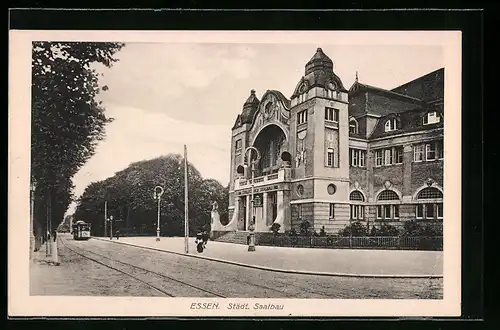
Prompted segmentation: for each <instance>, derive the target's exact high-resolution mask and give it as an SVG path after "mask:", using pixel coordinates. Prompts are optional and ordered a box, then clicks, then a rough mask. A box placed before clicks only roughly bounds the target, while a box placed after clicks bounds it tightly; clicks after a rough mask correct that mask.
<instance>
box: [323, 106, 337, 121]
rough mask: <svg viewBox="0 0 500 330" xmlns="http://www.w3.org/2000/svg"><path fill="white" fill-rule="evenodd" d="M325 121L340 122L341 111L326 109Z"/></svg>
mask: <svg viewBox="0 0 500 330" xmlns="http://www.w3.org/2000/svg"><path fill="white" fill-rule="evenodd" d="M325 120H328V121H334V122H338V121H339V110H338V109H333V108H325Z"/></svg>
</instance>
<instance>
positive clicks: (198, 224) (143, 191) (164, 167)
mask: <svg viewBox="0 0 500 330" xmlns="http://www.w3.org/2000/svg"><path fill="white" fill-rule="evenodd" d="M156 186H161V187H163V189H164V193H163V195H162V196H161V200H160V224H161V225H160V228H161V234H162V235H165V236H179V235H184V159H183V157H182V156H180V155H177V154H169V155H166V156H162V157H158V158H155V159H151V160H147V161H141V162H137V163H133V164H131V165H130V166H128V167H127V168H126V169H124V170H122V171H120V172H117V173H116V174H115V175H114V176H113V177H111V178H108V179H106V180H104V181H100V182H95V183H92V184H90V185H89V186H88V187H87V188H86V189H85V191H84V193H83V195H82V196H81V198H80V199H79V204H78V207H77V209H76V212H75V214H74V216H75V220H83V221H86V222H90V223H91V224H92V230H93V234H94V235H102V234H103V233H104V218H105V217H104V202H105V201H107V216H108V217H109V216H110V215H113V218H114V220H116V223H115V224H114V228H121V229H120V232H122V233H127V232H131V233H134V234H139V233H143V234H154V233H155V232H156V224H157V211H158V209H157V207H158V205H157V203H158V200H155V199H154V187H156ZM188 197H189V205H188V210H189V224H190V225H189V227H190V232H191V234H193V233H196V232H197V231H199V230H203V229H206V230H210V211H211V209H212V203H213V202H214V201H216V202H217V203H218V204H219V205H220V207H219V209H220V210H221V212H224V211H225V212H227V204H228V199H229V198H228V188H227V187H223V186H222V185H221V184H220V183H219V182H218V181H216V180H213V179H203V178H202V176H201V174H200V173H199V171H198V170H197V169H196V168H195V167H194V166H193V165H192V164H188Z"/></svg>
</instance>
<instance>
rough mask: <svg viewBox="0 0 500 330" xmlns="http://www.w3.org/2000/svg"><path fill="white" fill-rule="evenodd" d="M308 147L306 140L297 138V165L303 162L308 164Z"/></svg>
mask: <svg viewBox="0 0 500 330" xmlns="http://www.w3.org/2000/svg"><path fill="white" fill-rule="evenodd" d="M306 159H307V155H306V148H305V146H304V140H303V139H302V140H301V139H298V140H297V155H296V156H295V167H299V166H300V165H301V164H304V166H305V165H306Z"/></svg>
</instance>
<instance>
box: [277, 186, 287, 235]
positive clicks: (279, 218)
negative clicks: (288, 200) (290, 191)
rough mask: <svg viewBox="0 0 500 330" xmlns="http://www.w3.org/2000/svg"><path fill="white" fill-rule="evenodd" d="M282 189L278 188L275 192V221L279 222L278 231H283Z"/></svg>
mask: <svg viewBox="0 0 500 330" xmlns="http://www.w3.org/2000/svg"><path fill="white" fill-rule="evenodd" d="M283 197H284V196H283V190H278V191H277V192H276V209H277V212H276V214H277V217H276V220H277V221H276V222H277V223H279V224H280V230H279V231H280V232H284V231H285V223H284V220H285V208H284V206H285V205H284V198H283Z"/></svg>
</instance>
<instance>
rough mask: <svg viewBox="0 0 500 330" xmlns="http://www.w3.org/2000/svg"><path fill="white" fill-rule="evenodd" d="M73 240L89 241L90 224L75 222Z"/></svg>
mask: <svg viewBox="0 0 500 330" xmlns="http://www.w3.org/2000/svg"><path fill="white" fill-rule="evenodd" d="M72 229H73V239H74V240H79V241H80V240H88V239H90V224H88V223H86V222H85V221H81V220H80V221H77V222H76V223H75V224H74V225H73V228H72Z"/></svg>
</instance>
